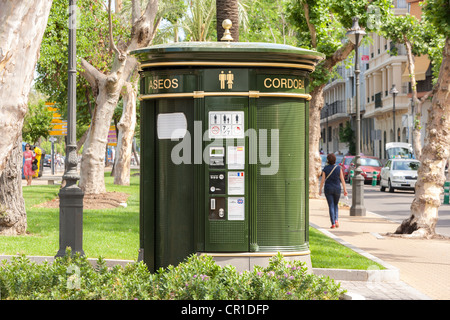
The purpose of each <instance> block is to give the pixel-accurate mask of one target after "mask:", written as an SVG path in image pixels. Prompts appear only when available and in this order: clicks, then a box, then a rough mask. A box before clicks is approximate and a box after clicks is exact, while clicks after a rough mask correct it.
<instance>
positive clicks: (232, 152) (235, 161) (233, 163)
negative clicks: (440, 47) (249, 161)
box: [227, 146, 245, 170]
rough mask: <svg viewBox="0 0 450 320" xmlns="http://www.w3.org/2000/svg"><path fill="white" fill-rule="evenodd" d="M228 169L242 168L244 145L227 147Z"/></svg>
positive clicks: (243, 164) (243, 163)
mask: <svg viewBox="0 0 450 320" xmlns="http://www.w3.org/2000/svg"><path fill="white" fill-rule="evenodd" d="M227 164H228V169H232V170H244V166H245V147H244V146H237V147H228V152H227Z"/></svg>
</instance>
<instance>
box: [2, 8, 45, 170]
mask: <svg viewBox="0 0 450 320" xmlns="http://www.w3.org/2000/svg"><path fill="white" fill-rule="evenodd" d="M51 5H52V1H51V0H29V1H15V0H2V1H1V2H0V136H1V137H2V138H1V139H0V174H1V172H2V171H3V169H4V168H5V167H6V164H7V161H8V160H7V159H8V156H9V155H10V154H11V151H12V149H13V148H14V147H15V146H14V143H15V142H16V141H17V138H18V137H19V136H21V135H22V126H23V119H24V117H25V114H26V112H27V109H28V105H27V102H28V94H29V92H30V87H31V82H32V81H33V78H34V68H35V66H36V61H37V60H38V58H39V48H40V46H41V41H42V37H43V35H44V31H45V27H46V26H47V20H48V15H49V13H50V7H51Z"/></svg>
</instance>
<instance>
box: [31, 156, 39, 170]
mask: <svg viewBox="0 0 450 320" xmlns="http://www.w3.org/2000/svg"><path fill="white" fill-rule="evenodd" d="M37 169H38V166H37V159H34V160H33V163H32V164H31V170H33V171H36V170H37Z"/></svg>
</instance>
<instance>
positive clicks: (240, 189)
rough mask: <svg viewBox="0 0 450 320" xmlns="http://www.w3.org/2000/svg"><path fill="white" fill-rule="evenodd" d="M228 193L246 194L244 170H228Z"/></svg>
mask: <svg viewBox="0 0 450 320" xmlns="http://www.w3.org/2000/svg"><path fill="white" fill-rule="evenodd" d="M228 194H229V195H244V194H245V177H244V171H229V172H228Z"/></svg>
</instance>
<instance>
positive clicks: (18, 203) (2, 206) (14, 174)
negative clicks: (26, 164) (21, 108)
mask: <svg viewBox="0 0 450 320" xmlns="http://www.w3.org/2000/svg"><path fill="white" fill-rule="evenodd" d="M22 154H23V153H22V137H20V136H19V138H18V139H16V143H14V148H13V150H12V152H11V156H10V157H9V158H8V161H7V163H6V168H5V169H4V170H3V173H2V174H1V175H0V234H1V235H8V236H10V235H19V234H24V233H25V231H26V229H27V214H26V211H25V202H24V200H23V195H22Z"/></svg>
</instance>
